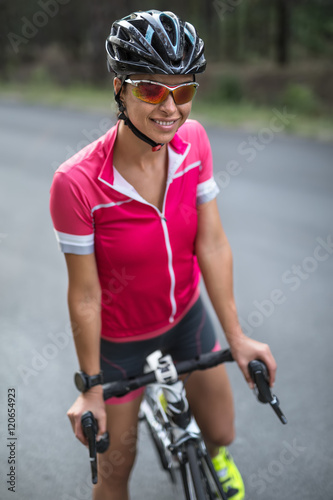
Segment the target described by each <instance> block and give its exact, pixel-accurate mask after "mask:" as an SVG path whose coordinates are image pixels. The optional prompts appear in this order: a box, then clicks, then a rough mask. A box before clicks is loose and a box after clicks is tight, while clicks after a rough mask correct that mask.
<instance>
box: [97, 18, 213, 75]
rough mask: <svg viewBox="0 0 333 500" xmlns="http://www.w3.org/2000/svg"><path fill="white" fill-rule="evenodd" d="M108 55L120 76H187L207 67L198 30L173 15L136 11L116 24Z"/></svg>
mask: <svg viewBox="0 0 333 500" xmlns="http://www.w3.org/2000/svg"><path fill="white" fill-rule="evenodd" d="M106 52H107V60H108V65H109V68H111V69H112V70H113V71H114V73H116V75H118V76H122V75H124V76H127V75H131V74H135V73H160V74H161V73H162V74H166V75H188V74H195V73H202V72H203V71H204V70H205V68H206V59H205V56H204V43H203V41H202V40H201V38H199V36H198V34H197V32H196V29H195V28H194V26H192V24H190V23H187V22H184V21H182V20H181V19H180V18H179V17H178V16H176V15H175V14H173V13H172V12H160V11H158V10H149V11H146V12H134V13H133V14H130V15H129V16H127V17H124V18H123V19H120V20H119V21H115V22H114V23H113V25H112V27H111V33H110V36H109V37H108V38H107V40H106Z"/></svg>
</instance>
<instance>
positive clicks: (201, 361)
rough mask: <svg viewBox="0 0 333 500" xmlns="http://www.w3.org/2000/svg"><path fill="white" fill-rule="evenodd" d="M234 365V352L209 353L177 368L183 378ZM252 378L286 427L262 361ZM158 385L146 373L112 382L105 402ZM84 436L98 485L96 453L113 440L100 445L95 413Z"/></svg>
mask: <svg viewBox="0 0 333 500" xmlns="http://www.w3.org/2000/svg"><path fill="white" fill-rule="evenodd" d="M230 361H234V359H233V357H232V354H231V351H230V349H225V350H224V351H216V352H209V353H206V354H202V355H201V356H199V357H198V358H195V359H190V360H186V361H180V362H179V363H177V364H176V365H175V367H176V370H177V374H178V375H183V374H186V373H191V372H193V371H194V370H206V369H207V368H213V367H214V366H217V365H219V364H221V363H225V362H230ZM248 367H249V372H250V376H251V378H252V380H253V382H254V383H255V393H256V396H257V398H258V400H259V401H260V402H261V403H269V404H270V406H271V407H272V408H273V410H274V411H275V413H276V415H277V416H278V417H279V419H280V420H281V422H282V423H283V424H286V423H287V419H286V417H285V416H284V414H283V413H282V411H281V409H280V407H279V400H278V399H277V397H276V396H275V395H274V394H272V393H271V390H270V387H269V379H268V372H267V367H266V365H265V364H264V363H263V362H262V361H259V360H257V359H256V360H253V361H251V362H250V363H249V365H248ZM154 382H156V374H155V372H154V371H151V372H148V373H145V374H143V375H140V376H138V377H135V378H132V379H127V380H118V381H116V382H109V383H106V384H104V385H103V398H104V400H106V399H109V398H111V397H118V398H119V397H121V396H125V395H126V394H128V393H129V392H132V391H134V390H135V389H139V388H141V387H144V386H146V385H148V384H153V383H154ZM81 422H82V427H83V432H84V434H85V436H86V437H87V439H88V442H89V454H90V462H91V473H92V482H93V483H94V484H96V483H97V459H96V451H97V452H99V453H103V452H104V451H106V449H107V448H108V446H109V440H108V438H109V436H108V433H105V434H104V435H103V436H102V439H101V440H100V441H98V442H97V443H96V435H97V432H98V427H97V422H96V419H95V418H94V416H93V414H92V413H91V412H86V413H84V414H83V415H82V417H81Z"/></svg>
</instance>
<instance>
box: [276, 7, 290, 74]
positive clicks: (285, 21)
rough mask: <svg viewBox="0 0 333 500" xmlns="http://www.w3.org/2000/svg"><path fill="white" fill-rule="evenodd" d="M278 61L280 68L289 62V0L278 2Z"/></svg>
mask: <svg viewBox="0 0 333 500" xmlns="http://www.w3.org/2000/svg"><path fill="white" fill-rule="evenodd" d="M276 9H277V16H276V23H277V32H276V61H277V63H278V64H279V65H280V66H285V65H287V64H288V62H289V41H290V5H288V0H276Z"/></svg>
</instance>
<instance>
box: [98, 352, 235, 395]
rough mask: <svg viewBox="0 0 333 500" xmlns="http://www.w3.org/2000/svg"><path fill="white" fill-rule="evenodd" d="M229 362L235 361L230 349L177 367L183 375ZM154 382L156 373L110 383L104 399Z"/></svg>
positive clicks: (106, 387) (105, 386)
mask: <svg viewBox="0 0 333 500" xmlns="http://www.w3.org/2000/svg"><path fill="white" fill-rule="evenodd" d="M227 361H233V357H232V355H231V351H230V349H225V350H224V351H216V352H209V353H206V354H202V355H201V356H199V357H198V358H196V359H190V360H187V361H180V362H179V363H177V364H176V365H175V366H176V370H177V373H178V375H182V374H184V373H190V372H193V371H194V370H205V369H207V368H212V367H213V366H217V365H219V364H221V363H224V362H227ZM154 382H156V377H155V372H149V373H145V374H144V375H140V376H139V377H135V378H133V379H127V380H118V381H116V382H109V383H107V384H104V385H103V397H104V399H105V400H106V399H109V398H112V397H121V396H125V395H126V394H128V393H129V392H132V391H134V390H135V389H140V387H144V386H146V385H148V384H152V383H154Z"/></svg>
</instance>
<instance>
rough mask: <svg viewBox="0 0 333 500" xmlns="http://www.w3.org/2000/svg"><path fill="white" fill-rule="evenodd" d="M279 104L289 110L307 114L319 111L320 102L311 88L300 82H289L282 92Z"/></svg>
mask: <svg viewBox="0 0 333 500" xmlns="http://www.w3.org/2000/svg"><path fill="white" fill-rule="evenodd" d="M281 104H283V105H285V106H287V108H288V109H289V110H291V111H295V112H297V113H302V114H307V115H312V114H316V113H318V112H319V111H320V103H319V100H318V98H317V97H316V95H315V93H314V92H313V90H312V89H310V88H309V87H308V86H306V85H301V84H294V83H293V84H289V85H288V86H287V88H286V89H285V91H284V92H283V94H282V97H281Z"/></svg>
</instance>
